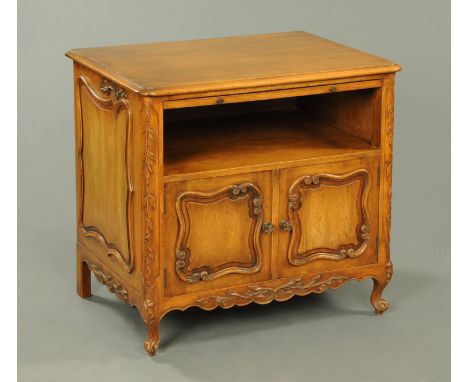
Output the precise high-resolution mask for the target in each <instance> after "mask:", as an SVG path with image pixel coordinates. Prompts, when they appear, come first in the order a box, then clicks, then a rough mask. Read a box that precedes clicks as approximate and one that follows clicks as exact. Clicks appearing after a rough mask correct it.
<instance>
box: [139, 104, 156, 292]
mask: <svg viewBox="0 0 468 382" xmlns="http://www.w3.org/2000/svg"><path fill="white" fill-rule="evenodd" d="M141 120H142V124H143V133H144V137H145V139H144V141H145V146H144V158H143V178H144V190H143V210H144V235H143V267H142V275H143V281H144V284H145V286H147V287H151V286H152V285H154V282H155V280H156V276H155V274H154V271H153V263H154V259H155V252H154V244H153V240H154V224H153V219H154V217H153V216H154V210H155V208H156V197H155V195H154V190H153V188H154V185H153V183H154V182H153V179H152V176H153V166H154V163H155V155H154V152H153V150H154V146H155V136H154V132H153V129H152V127H151V121H150V107H149V106H147V105H145V106H144V107H143V109H142V113H141Z"/></svg>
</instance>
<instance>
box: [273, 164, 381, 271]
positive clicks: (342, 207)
mask: <svg viewBox="0 0 468 382" xmlns="http://www.w3.org/2000/svg"><path fill="white" fill-rule="evenodd" d="M378 164H379V162H378V158H375V159H366V160H364V159H363V160H357V161H348V162H339V163H334V164H324V165H316V166H310V167H299V168H293V169H288V170H282V171H281V175H280V203H279V205H280V214H279V219H280V223H279V229H280V236H279V251H278V253H279V257H278V265H279V269H280V274H281V275H282V276H291V275H295V274H310V273H317V272H323V271H331V270H335V269H340V268H347V267H353V266H358V265H363V264H371V263H375V262H376V261H377V252H376V251H377V243H376V240H377V232H378V194H379V190H378V184H377V182H378V180H377V174H378Z"/></svg>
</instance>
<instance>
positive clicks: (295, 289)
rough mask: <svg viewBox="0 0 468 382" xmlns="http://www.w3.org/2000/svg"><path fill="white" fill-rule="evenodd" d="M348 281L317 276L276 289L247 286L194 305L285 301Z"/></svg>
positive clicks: (213, 305)
mask: <svg viewBox="0 0 468 382" xmlns="http://www.w3.org/2000/svg"><path fill="white" fill-rule="evenodd" d="M350 279H351V278H350V277H349V276H341V275H337V276H332V277H330V278H327V279H324V280H322V277H321V275H317V276H314V277H312V278H311V279H310V280H309V281H305V280H304V279H303V278H301V277H297V278H294V279H290V280H287V281H286V282H285V283H284V284H282V285H280V286H278V287H276V288H270V287H266V286H248V287H247V290H245V291H242V292H239V291H236V290H235V289H229V290H228V291H226V292H225V293H224V294H220V295H213V296H206V297H203V298H200V299H198V300H197V301H196V303H197V305H198V306H200V307H202V308H204V309H213V308H215V307H218V306H220V307H222V308H230V307H232V306H234V305H246V304H249V303H251V302H256V303H258V304H267V303H269V302H271V301H273V300H277V301H285V300H287V299H289V298H291V297H293V296H294V295H300V296H304V295H306V294H309V293H322V292H324V291H325V290H326V289H328V288H332V289H335V288H338V287H340V286H341V285H342V284H343V283H344V282H346V281H348V280H350Z"/></svg>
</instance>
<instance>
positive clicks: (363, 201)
mask: <svg viewBox="0 0 468 382" xmlns="http://www.w3.org/2000/svg"><path fill="white" fill-rule="evenodd" d="M353 182H359V184H360V187H359V194H358V200H357V206H358V214H359V223H358V225H357V226H356V237H357V241H358V242H357V244H343V245H340V246H339V247H338V248H314V249H311V250H308V251H306V252H304V253H299V252H298V251H299V244H300V241H301V233H302V224H301V219H300V216H299V211H300V209H301V207H302V191H303V190H310V189H319V188H320V187H322V186H331V187H340V186H345V185H348V184H350V183H353ZM368 193H369V173H368V171H367V170H365V169H361V170H357V171H354V172H351V173H347V174H343V175H332V174H316V175H310V176H309V175H308V176H303V177H301V178H299V179H297V180H296V181H295V182H294V183H293V185H292V186H291V187H290V189H289V195H288V200H289V204H288V214H289V219H290V221H291V223H292V229H291V231H290V232H291V240H290V244H289V249H288V260H289V262H290V263H291V264H292V265H302V264H306V263H309V262H311V261H314V260H317V259H328V260H343V259H345V258H354V257H358V256H360V255H361V254H362V253H363V252H364V251H365V250H366V248H367V246H368V243H369V230H370V222H369V212H368V210H367V197H368Z"/></svg>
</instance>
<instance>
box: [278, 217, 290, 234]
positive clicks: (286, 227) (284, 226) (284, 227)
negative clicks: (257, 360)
mask: <svg viewBox="0 0 468 382" xmlns="http://www.w3.org/2000/svg"><path fill="white" fill-rule="evenodd" d="M292 228H293V225H292V223H291V222H290V221H289V220H284V219H283V220H281V221H280V229H281V231H284V232H289V231H292Z"/></svg>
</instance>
